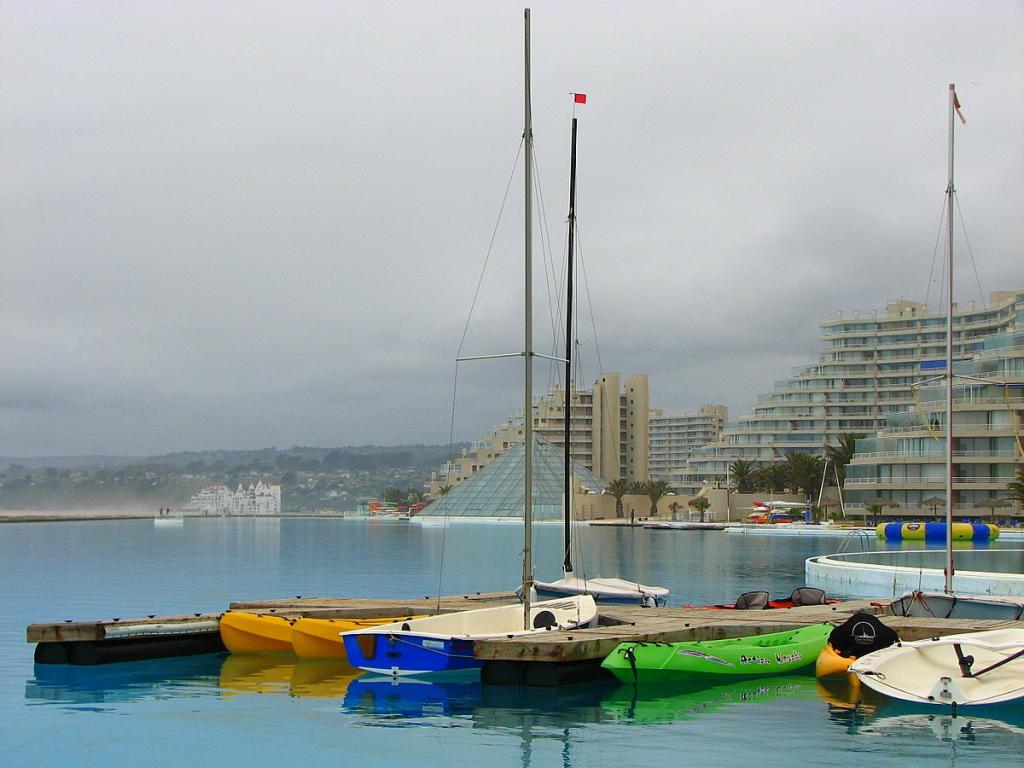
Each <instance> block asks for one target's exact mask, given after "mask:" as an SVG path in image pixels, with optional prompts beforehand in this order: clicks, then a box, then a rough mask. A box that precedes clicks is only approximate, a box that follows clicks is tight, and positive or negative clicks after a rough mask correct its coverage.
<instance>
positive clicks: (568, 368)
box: [562, 117, 576, 573]
mask: <svg viewBox="0 0 1024 768" xmlns="http://www.w3.org/2000/svg"><path fill="white" fill-rule="evenodd" d="M575 239H576V118H575V117H574V118H573V119H572V155H571V159H570V161H569V252H568V255H567V258H566V262H567V265H566V273H565V285H566V288H565V292H566V299H565V414H564V420H565V491H564V494H565V531H564V537H563V538H564V548H565V555H564V559H563V560H562V571H563V572H565V573H572V456H571V451H572V442H571V438H572V396H571V392H572V344H573V333H572V294H573V282H572V266H573V264H572V263H573V244H574V241H575Z"/></svg>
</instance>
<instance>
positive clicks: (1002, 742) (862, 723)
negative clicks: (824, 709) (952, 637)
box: [818, 675, 1024, 764]
mask: <svg viewBox="0 0 1024 768" xmlns="http://www.w3.org/2000/svg"><path fill="white" fill-rule="evenodd" d="M818 691H819V694H820V696H821V698H822V700H823V701H824V702H825V703H826V704H827V705H828V718H829V720H830V721H831V722H833V723H835V724H838V725H841V726H843V727H844V729H845V730H846V731H847V732H848V733H850V734H862V735H869V736H880V737H899V738H900V739H903V740H915V739H916V740H920V739H921V738H923V737H927V736H930V737H932V738H937V739H939V740H940V741H944V742H950V743H951V744H955V743H967V744H972V745H983V746H984V747H985V748H986V749H987V750H996V751H998V750H1001V749H1006V750H1007V751H1008V754H1015V755H1020V754H1022V753H1024V704H1019V703H1016V704H999V705H994V706H982V707H964V708H961V709H960V710H959V711H958V712H957V713H956V714H953V713H952V712H950V711H949V710H948V709H940V708H939V707H929V706H928V705H926V704H915V703H910V702H904V701H899V700H897V699H891V698H889V697H887V696H883V695H882V694H880V693H878V692H877V691H873V690H872V689H870V688H868V687H866V686H862V685H861V684H860V682H859V681H858V680H857V678H856V677H854V676H853V675H850V676H849V677H848V678H845V679H829V680H819V681H818ZM955 757H956V753H955V751H951V752H950V759H951V764H952V763H953V762H954V761H955Z"/></svg>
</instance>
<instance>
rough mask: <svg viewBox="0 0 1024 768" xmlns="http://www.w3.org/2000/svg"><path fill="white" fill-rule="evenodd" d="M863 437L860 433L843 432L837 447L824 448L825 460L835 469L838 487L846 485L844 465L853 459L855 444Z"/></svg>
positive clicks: (827, 446) (828, 446)
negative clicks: (837, 476)
mask: <svg viewBox="0 0 1024 768" xmlns="http://www.w3.org/2000/svg"><path fill="white" fill-rule="evenodd" d="M864 437H865V435H863V434H861V433H860V432H844V433H843V434H841V435H840V436H839V444H838V445H826V446H825V458H826V459H828V460H829V461H831V462H832V465H833V466H834V467H835V468H836V474H837V475H839V485H840V486H842V485H845V483H846V465H847V464H849V463H850V460H851V459H852V458H853V454H854V448H855V443H856V442H857V441H858V440H863V439H864Z"/></svg>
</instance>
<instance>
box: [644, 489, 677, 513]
mask: <svg viewBox="0 0 1024 768" xmlns="http://www.w3.org/2000/svg"><path fill="white" fill-rule="evenodd" d="M671 490H672V486H670V485H669V484H668V483H666V482H665V481H664V480H648V481H647V484H646V485H645V486H644V492H645V493H646V494H647V498H649V499H650V500H651V517H656V516H657V514H658V500H659V499H661V497H662V496H664V495H665V494H666V493H668V492H669V491H671Z"/></svg>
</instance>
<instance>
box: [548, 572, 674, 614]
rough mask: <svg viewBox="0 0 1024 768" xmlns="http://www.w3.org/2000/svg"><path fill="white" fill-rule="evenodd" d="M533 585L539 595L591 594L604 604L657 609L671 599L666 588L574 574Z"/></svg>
mask: <svg viewBox="0 0 1024 768" xmlns="http://www.w3.org/2000/svg"><path fill="white" fill-rule="evenodd" d="M533 585H534V588H535V589H536V590H537V594H539V595H566V596H570V595H590V596H592V597H593V598H594V599H595V600H597V601H598V602H601V603H620V604H623V603H624V604H630V605H637V604H639V605H648V606H651V607H655V606H657V605H660V604H664V602H665V600H666V598H667V597H668V589H666V588H665V587H651V586H648V585H647V584H640V583H639V582H636V581H627V580H626V579H617V578H603V577H598V578H595V579H587V578H582V577H580V576H576V575H575V574H572V573H567V574H566V575H565V577H564V578H561V579H559V580H558V581H535V582H534V584H533Z"/></svg>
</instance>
